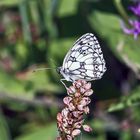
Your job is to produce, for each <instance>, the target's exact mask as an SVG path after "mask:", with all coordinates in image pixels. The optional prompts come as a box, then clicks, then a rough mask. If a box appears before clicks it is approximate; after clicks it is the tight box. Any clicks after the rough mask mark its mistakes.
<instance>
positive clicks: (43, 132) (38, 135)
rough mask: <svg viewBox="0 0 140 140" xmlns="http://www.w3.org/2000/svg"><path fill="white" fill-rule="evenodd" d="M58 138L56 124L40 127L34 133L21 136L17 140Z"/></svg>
mask: <svg viewBox="0 0 140 140" xmlns="http://www.w3.org/2000/svg"><path fill="white" fill-rule="evenodd" d="M56 136H57V129H56V124H55V123H53V124H48V125H47V126H46V127H40V128H38V129H36V130H34V131H33V132H30V133H28V134H24V135H21V136H20V137H18V138H16V139H15V140H53V139H55V138H56Z"/></svg>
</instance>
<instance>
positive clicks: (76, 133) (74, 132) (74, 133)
mask: <svg viewBox="0 0 140 140" xmlns="http://www.w3.org/2000/svg"><path fill="white" fill-rule="evenodd" d="M80 133H81V130H79V129H75V130H73V131H72V136H73V137H75V136H77V135H79V134H80Z"/></svg>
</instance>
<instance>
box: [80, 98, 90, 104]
mask: <svg viewBox="0 0 140 140" xmlns="http://www.w3.org/2000/svg"><path fill="white" fill-rule="evenodd" d="M90 102H91V100H90V98H89V97H83V99H82V100H81V102H80V104H81V105H83V106H86V105H88V104H89V103H90Z"/></svg>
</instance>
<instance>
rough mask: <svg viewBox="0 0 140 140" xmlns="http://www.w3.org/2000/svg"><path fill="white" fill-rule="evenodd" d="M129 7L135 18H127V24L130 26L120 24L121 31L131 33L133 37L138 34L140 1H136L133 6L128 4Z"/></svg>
mask: <svg viewBox="0 0 140 140" xmlns="http://www.w3.org/2000/svg"><path fill="white" fill-rule="evenodd" d="M129 9H130V10H131V11H132V12H133V14H134V15H135V16H136V19H135V20H129V24H130V25H131V28H127V27H126V26H125V25H124V24H122V28H123V31H124V32H125V33H126V34H133V35H134V38H135V39H137V37H138V36H139V35H140V2H136V3H135V5H134V6H130V7H129Z"/></svg>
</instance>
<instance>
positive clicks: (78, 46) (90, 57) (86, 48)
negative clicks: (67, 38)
mask: <svg viewBox="0 0 140 140" xmlns="http://www.w3.org/2000/svg"><path fill="white" fill-rule="evenodd" d="M62 70H63V72H64V74H65V76H64V75H63V76H64V77H66V76H69V77H70V79H71V81H74V80H78V79H84V80H86V81H91V80H96V79H100V78H101V77H102V75H103V74H104V72H105V71H106V66H105V61H104V58H103V54H102V51H101V47H100V45H99V43H98V40H97V39H96V37H95V36H94V35H93V34H92V33H87V34H85V35H83V36H82V37H80V38H79V39H78V40H77V41H76V42H75V43H74V45H73V47H72V48H71V50H69V52H68V53H67V55H66V56H65V59H64V61H63V65H62ZM68 79H69V78H68Z"/></svg>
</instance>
